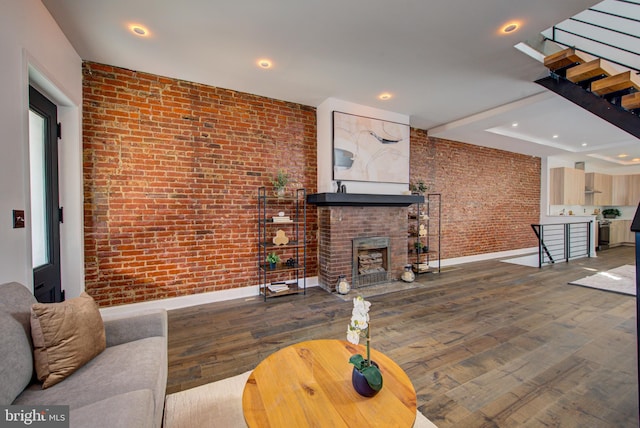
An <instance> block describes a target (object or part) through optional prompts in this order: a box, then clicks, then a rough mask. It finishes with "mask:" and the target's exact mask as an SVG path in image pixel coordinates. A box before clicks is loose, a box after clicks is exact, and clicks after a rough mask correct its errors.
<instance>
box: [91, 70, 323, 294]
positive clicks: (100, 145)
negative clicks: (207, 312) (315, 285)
mask: <svg viewBox="0 0 640 428" xmlns="http://www.w3.org/2000/svg"><path fill="white" fill-rule="evenodd" d="M83 67H84V70H83V75H84V82H83V98H84V100H83V110H84V111H83V134H84V138H83V149H84V193H85V207H84V208H85V224H84V227H85V271H86V272H85V273H86V289H87V292H88V293H89V294H91V295H92V296H93V297H94V298H95V299H96V301H97V302H98V303H99V304H100V305H101V306H110V305H118V304H122V303H132V302H140V301H145V300H154V299H161V298H166V297H174V296H182V295H188V294H196V293H203V292H208V291H215V290H222V289H226V288H232V287H243V286H247V285H255V284H257V283H258V273H257V269H256V265H257V258H256V257H257V256H256V252H257V231H258V227H257V223H256V222H257V216H258V214H257V189H258V187H259V186H264V185H266V186H271V184H270V182H271V177H272V176H273V175H274V173H275V172H276V170H277V169H278V167H283V168H285V169H286V170H287V171H288V172H289V173H290V175H291V176H292V178H293V181H294V182H295V184H294V185H295V186H301V187H306V188H307V189H308V191H309V193H313V192H315V188H316V164H317V162H316V115H315V109H314V108H312V107H307V106H302V105H298V104H292V103H287V102H283V101H277V100H272V99H268V98H264V97H259V96H256V95H249V94H245V93H240V92H236V91H230V90H225V89H220V88H214V87H210V86H206V85H201V84H196V83H190V82H185V81H181V80H176V79H169V78H165V77H160V76H155V75H151V74H146V73H140V72H134V71H130V70H125V69H121V68H117V67H112V66H106V65H101V64H96V63H85V64H84V66H83ZM309 211H310V215H309V220H310V227H309V230H310V232H309V237H308V239H309V241H310V245H309V254H311V255H312V256H313V257H310V263H309V269H308V274H309V275H310V276H315V275H316V271H317V266H316V258H315V253H316V241H315V232H314V231H315V230H316V229H317V227H316V216H315V210H313V209H312V210H309Z"/></svg>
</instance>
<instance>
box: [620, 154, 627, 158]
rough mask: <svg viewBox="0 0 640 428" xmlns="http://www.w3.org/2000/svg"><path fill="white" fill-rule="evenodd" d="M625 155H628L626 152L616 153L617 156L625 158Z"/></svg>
mask: <svg viewBox="0 0 640 428" xmlns="http://www.w3.org/2000/svg"><path fill="white" fill-rule="evenodd" d="M627 156H629V155H628V154H626V153H620V154H619V155H618V157H619V158H626V157H627Z"/></svg>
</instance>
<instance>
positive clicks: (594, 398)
mask: <svg viewBox="0 0 640 428" xmlns="http://www.w3.org/2000/svg"><path fill="white" fill-rule="evenodd" d="M634 263H635V259H634V249H633V248H632V247H617V248H611V249H609V250H606V251H602V252H600V253H599V254H598V257H594V258H584V259H579V260H573V261H571V262H569V263H559V264H556V265H552V266H547V267H544V268H542V269H538V268H531V267H526V266H519V265H514V264H510V263H502V262H500V261H497V260H491V261H483V262H476V263H468V264H464V265H460V266H457V267H455V268H453V269H448V270H447V269H443V272H442V273H440V274H427V275H422V276H420V277H419V278H418V281H419V282H420V286H419V287H417V288H414V289H410V290H403V291H398V292H393V293H387V294H384V295H380V296H374V297H368V300H369V301H371V303H372V306H371V311H370V316H371V318H372V324H371V325H372V346H374V347H375V348H376V349H378V350H380V351H382V352H384V353H385V354H387V355H388V356H389V357H391V358H392V359H394V360H395V361H396V362H397V363H398V364H399V365H400V366H401V367H402V368H403V369H404V370H405V372H406V373H407V374H408V375H409V377H410V378H411V381H412V382H413V385H414V387H415V389H416V392H417V395H418V408H419V410H420V411H421V412H422V413H423V414H425V415H426V416H427V417H428V418H429V419H430V420H431V421H433V422H434V423H435V424H436V425H438V426H439V427H441V428H442V427H465V428H466V427H539V426H544V427H547V426H553V427H616V428H618V427H637V426H638V381H637V379H638V377H637V352H636V307H635V304H636V303H635V302H636V301H635V297H633V296H624V295H620V294H615V293H610V292H605V291H600V290H594V289H589V288H584V287H578V286H572V285H568V284H567V283H568V282H569V281H573V280H576V279H579V278H582V277H584V276H587V275H591V274H594V273H595V272H596V271H598V270H600V271H602V270H609V269H613V268H616V267H619V266H622V265H624V264H634ZM352 293H353V291H352ZM351 309H352V304H351V302H349V301H344V300H343V299H341V298H340V297H339V296H336V295H332V294H330V293H327V292H326V291H324V290H322V289H320V288H316V287H314V288H311V289H308V290H307V295H306V296H303V295H294V296H283V297H279V298H276V299H271V300H269V301H267V302H266V303H265V302H263V301H262V300H261V299H259V298H250V299H245V300H243V299H240V300H234V301H228V302H220V303H213V304H207V305H202V306H196V307H191V308H184V309H179V310H172V311H170V312H169V379H168V385H167V393H173V392H177V391H180V390H184V389H188V388H192V387H195V386H197V385H201V384H204V383H208V382H212V381H215V380H218V379H223V378H226V377H229V376H232V375H235V374H239V373H242V372H244V371H247V370H250V369H252V368H254V367H255V366H256V365H257V364H258V363H259V362H260V361H261V360H262V359H263V358H265V357H266V356H267V355H269V354H271V353H273V352H275V351H276V350H278V349H280V348H282V347H285V346H288V345H290V344H293V343H296V342H300V341H304V340H311V339H323V338H335V339H344V338H345V337H346V329H347V325H348V322H349V319H350V316H351ZM345 364H348V363H347V362H346V361H345Z"/></svg>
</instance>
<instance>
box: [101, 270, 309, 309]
mask: <svg viewBox="0 0 640 428" xmlns="http://www.w3.org/2000/svg"><path fill="white" fill-rule="evenodd" d="M317 286H318V277H317V276H314V277H311V278H307V288H310V287H317ZM259 298H261V297H260V289H259V286H258V285H250V286H248V287H241V288H230V289H228V290H220V291H211V292H209V293H200V294H191V295H189V296H181V297H170V298H167V299H160V300H150V301H148V302H140V303H131V304H128V305H119V306H111V307H108V308H101V309H100V312H101V313H103V314H105V315H128V314H137V313H140V312H142V311H147V310H150V309H166V310H171V309H180V308H186V307H189V306H197V305H205V304H207V303H215V302H223V301H226V300H233V299H259Z"/></svg>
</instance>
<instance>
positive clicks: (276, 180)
mask: <svg viewBox="0 0 640 428" xmlns="http://www.w3.org/2000/svg"><path fill="white" fill-rule="evenodd" d="M271 182H272V183H273V187H275V189H276V195H277V196H284V189H285V188H286V187H287V184H289V174H287V173H286V172H284V171H283V170H281V169H279V170H278V173H277V174H276V176H275V177H273V180H272V181H271Z"/></svg>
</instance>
